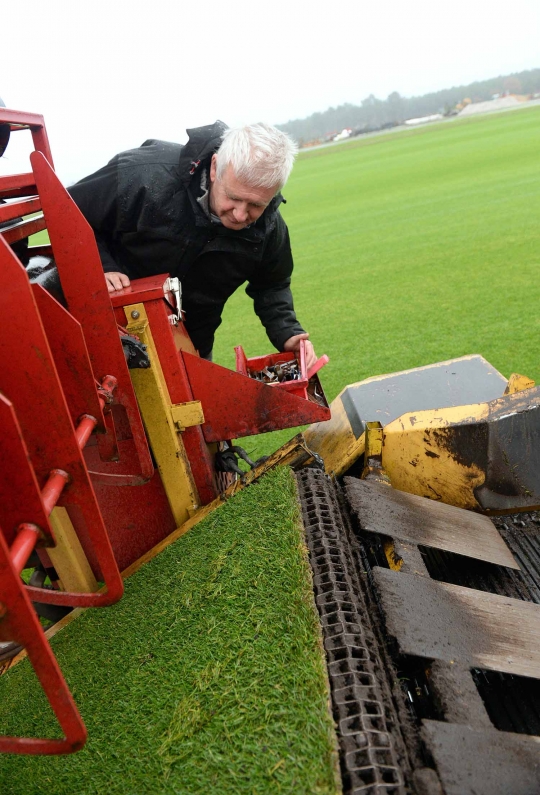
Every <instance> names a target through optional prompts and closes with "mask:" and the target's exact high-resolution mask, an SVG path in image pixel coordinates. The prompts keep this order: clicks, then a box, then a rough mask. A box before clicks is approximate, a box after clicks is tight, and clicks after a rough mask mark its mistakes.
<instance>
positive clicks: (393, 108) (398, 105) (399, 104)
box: [386, 91, 405, 122]
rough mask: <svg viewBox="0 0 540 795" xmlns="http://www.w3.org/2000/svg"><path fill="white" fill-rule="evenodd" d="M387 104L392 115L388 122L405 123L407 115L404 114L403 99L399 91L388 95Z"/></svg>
mask: <svg viewBox="0 0 540 795" xmlns="http://www.w3.org/2000/svg"><path fill="white" fill-rule="evenodd" d="M386 104H387V105H388V111H389V115H390V119H389V120H388V121H396V122H401V121H405V114H404V112H403V99H402V98H401V94H400V93H399V92H398V91H392V93H391V94H388V97H387V99H386Z"/></svg>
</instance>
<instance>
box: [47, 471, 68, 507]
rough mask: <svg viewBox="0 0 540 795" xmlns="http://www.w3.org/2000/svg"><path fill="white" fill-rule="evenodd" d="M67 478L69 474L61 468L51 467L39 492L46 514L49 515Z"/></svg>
mask: <svg viewBox="0 0 540 795" xmlns="http://www.w3.org/2000/svg"><path fill="white" fill-rule="evenodd" d="M68 480H69V475H68V473H67V472H64V470H63V469H53V470H52V471H51V474H50V475H49V479H48V480H47V482H46V483H45V485H44V487H43V491H42V492H41V499H42V501H43V507H44V508H45V512H46V514H47V516H50V514H51V511H52V509H53V508H54V506H55V505H56V503H57V502H58V498H59V497H60V495H61V493H62V491H63V489H64V486H65V485H66V483H67V482H68Z"/></svg>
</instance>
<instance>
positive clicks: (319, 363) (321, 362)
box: [307, 353, 330, 381]
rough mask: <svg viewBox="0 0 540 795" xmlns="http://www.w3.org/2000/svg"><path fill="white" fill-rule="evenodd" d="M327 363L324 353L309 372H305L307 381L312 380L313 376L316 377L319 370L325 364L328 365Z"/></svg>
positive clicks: (327, 359)
mask: <svg viewBox="0 0 540 795" xmlns="http://www.w3.org/2000/svg"><path fill="white" fill-rule="evenodd" d="M329 361H330V359H329V358H328V356H327V355H326V353H323V355H322V356H319V358H318V359H317V361H316V362H315V364H312V365H311V367H310V368H309V370H308V371H307V377H308V381H309V379H310V378H313V376H314V375H316V374H317V373H318V372H319V370H321V369H322V368H323V367H324V366H325V365H326V364H328V362H329Z"/></svg>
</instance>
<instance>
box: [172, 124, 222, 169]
mask: <svg viewBox="0 0 540 795" xmlns="http://www.w3.org/2000/svg"><path fill="white" fill-rule="evenodd" d="M227 129H228V127H227V125H226V124H225V122H223V121H219V120H218V121H216V122H214V124H206V125H205V126H204V127H193V128H192V129H190V130H186V132H187V134H188V136H189V141H188V142H187V144H186V145H185V146H184V148H183V149H182V154H181V155H180V179H181V181H182V182H183V183H185V184H189V183H190V182H191V178H192V177H193V175H194V174H195V172H196V171H197V170H198V169H199V167H200V166H201V165H203V164H205V161H206V160H207V159H208V158H209V157H210V156H211V155H213V154H214V152H217V150H218V149H219V146H220V144H221V139H222V137H223V133H224V132H225V130H227Z"/></svg>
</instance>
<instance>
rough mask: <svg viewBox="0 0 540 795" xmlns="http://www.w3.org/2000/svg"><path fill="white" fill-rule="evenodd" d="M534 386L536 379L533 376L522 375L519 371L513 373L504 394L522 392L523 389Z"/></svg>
mask: <svg viewBox="0 0 540 795" xmlns="http://www.w3.org/2000/svg"><path fill="white" fill-rule="evenodd" d="M533 386H534V381H533V380H532V379H531V378H528V377H527V376H526V375H520V374H519V373H512V375H511V376H510V378H509V379H508V386H507V387H506V389H505V391H504V394H505V395H513V394H514V393H515V392H521V391H522V390H523V389H531V388H532V387H533Z"/></svg>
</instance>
